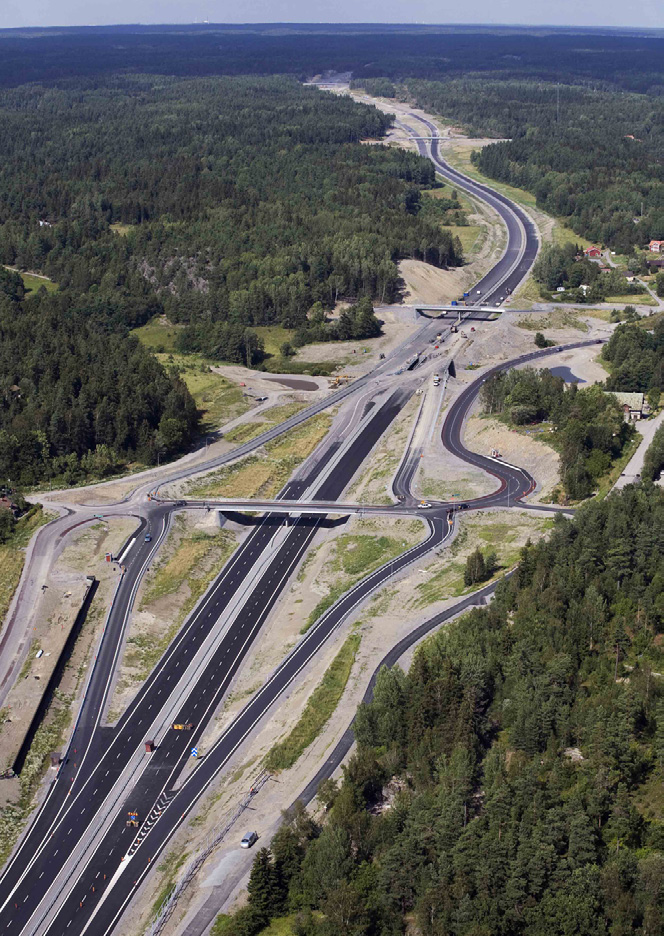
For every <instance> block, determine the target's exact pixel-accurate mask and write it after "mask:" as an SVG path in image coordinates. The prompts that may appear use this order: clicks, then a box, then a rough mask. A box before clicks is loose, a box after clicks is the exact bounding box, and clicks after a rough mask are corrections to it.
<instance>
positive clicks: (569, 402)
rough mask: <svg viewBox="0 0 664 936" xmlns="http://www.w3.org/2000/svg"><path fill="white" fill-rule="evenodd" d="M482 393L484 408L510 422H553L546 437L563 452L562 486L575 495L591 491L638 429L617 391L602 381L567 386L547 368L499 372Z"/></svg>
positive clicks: (577, 498) (582, 497) (486, 411)
mask: <svg viewBox="0 0 664 936" xmlns="http://www.w3.org/2000/svg"><path fill="white" fill-rule="evenodd" d="M480 399H481V402H482V406H483V409H484V412H485V413H487V414H490V415H498V416H500V417H501V418H502V419H504V420H505V422H507V423H508V425H513V426H524V425H528V424H532V423H541V422H547V423H549V424H550V426H549V428H550V430H551V432H549V433H547V434H546V436H545V439H546V441H547V442H548V443H549V444H551V445H553V446H554V447H555V448H556V449H557V450H558V452H559V453H560V476H561V480H562V484H563V488H564V491H565V495H566V497H567V498H569V499H572V500H582V499H584V498H586V497H588V496H589V495H590V494H591V493H592V491H593V490H594V489H595V488H596V486H597V482H598V481H599V479H600V478H601V477H602V476H603V475H605V474H606V472H607V471H608V470H609V469H610V468H611V464H612V462H613V460H614V459H615V458H618V457H619V456H620V455H621V453H622V451H623V449H624V447H625V444H626V443H627V442H628V441H629V440H630V439H631V438H632V436H633V434H634V429H633V427H632V426H630V425H628V424H627V423H625V421H624V419H623V413H622V410H621V409H620V407H619V406H618V403H617V401H616V399H615V397H613V396H611V395H610V394H607V393H605V392H604V391H603V390H602V389H601V388H600V387H598V386H593V387H588V388H587V389H584V390H579V388H578V386H577V384H575V383H573V384H570V385H569V386H567V385H566V384H565V381H564V380H563V378H562V377H556V376H554V375H553V374H552V373H551V372H550V371H548V370H540V371H536V370H533V369H532V368H523V369H519V370H510V371H506V372H500V373H498V374H495V375H494V376H493V377H490V378H489V379H488V380H487V381H486V383H485V384H484V385H483V387H482V391H481V395H480Z"/></svg>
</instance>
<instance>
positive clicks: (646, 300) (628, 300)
mask: <svg viewBox="0 0 664 936" xmlns="http://www.w3.org/2000/svg"><path fill="white" fill-rule="evenodd" d="M606 302H615V303H616V305H646V306H656V305H657V300H656V299H653V297H652V296H651V295H650V293H637V294H636V295H635V296H607V298H606Z"/></svg>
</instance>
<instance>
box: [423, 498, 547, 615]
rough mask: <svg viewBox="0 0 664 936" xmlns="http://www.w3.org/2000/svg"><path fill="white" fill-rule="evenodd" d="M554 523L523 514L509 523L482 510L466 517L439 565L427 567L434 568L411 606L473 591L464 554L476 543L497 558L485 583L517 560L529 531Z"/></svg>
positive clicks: (484, 551)
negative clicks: (491, 574)
mask: <svg viewBox="0 0 664 936" xmlns="http://www.w3.org/2000/svg"><path fill="white" fill-rule="evenodd" d="M553 524H554V520H552V519H548V518H547V519H546V520H542V519H541V518H540V517H524V516H522V515H519V514H517V515H515V516H514V517H513V518H512V519H511V520H510V522H509V523H507V522H505V521H503V520H502V519H500V518H494V517H493V516H492V515H491V514H487V515H482V514H481V513H480V514H478V515H477V516H476V517H474V518H472V519H468V520H466V521H465V525H464V529H463V530H462V531H461V533H460V534H459V535H458V536H457V538H456V540H455V542H454V543H453V544H452V546H451V547H450V549H449V550H448V551H447V555H445V557H444V559H443V562H442V564H441V563H440V562H436V563H435V564H433V565H432V566H430V567H429V569H428V570H426V571H427V573H428V572H429V571H430V570H431V569H434V570H435V571H433V573H432V574H431V575H430V577H429V578H428V579H427V580H426V581H424V582H421V583H420V584H419V585H418V586H417V588H416V598H415V600H414V602H413V607H414V608H425V607H427V605H430V604H433V603H434V602H436V601H442V600H444V599H446V598H458V597H460V596H462V595H466V594H469V593H470V592H473V591H476V590H477V588H478V587H479V586H478V585H469V586H468V585H466V584H465V582H464V572H465V569H466V556H467V554H468V553H469V552H472V550H473V549H474V548H475V547H476V546H479V547H480V549H481V550H482V552H483V553H484V554H486V553H488V552H489V551H492V552H495V553H496V557H497V561H498V566H497V569H496V572H495V574H494V576H493V577H492V578H491V579H487V582H482V585H485V584H487V583H488V582H490V581H495V579H497V578H500V577H501V576H502V575H503V574H504V573H505V571H506V570H507V569H510V568H511V567H512V566H513V565H514V564H515V563H516V562H517V561H518V559H519V554H520V551H521V546H522V545H523V543H524V542H525V540H526V539H527V538H528V535H529V534H530V533H533V534H537V533H541V532H544V531H546V530H550V529H551V528H552V527H553ZM437 567H438V568H437Z"/></svg>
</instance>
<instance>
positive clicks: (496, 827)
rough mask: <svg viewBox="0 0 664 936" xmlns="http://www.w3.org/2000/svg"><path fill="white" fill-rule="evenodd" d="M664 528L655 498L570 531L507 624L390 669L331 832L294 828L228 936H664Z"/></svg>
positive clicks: (262, 864)
mask: <svg viewBox="0 0 664 936" xmlns="http://www.w3.org/2000/svg"><path fill="white" fill-rule="evenodd" d="M662 518H664V492H662V491H661V490H659V489H657V488H655V487H653V486H652V485H649V486H642V487H641V488H629V489H627V490H626V491H624V492H622V493H620V494H617V495H616V496H614V497H611V498H609V499H607V500H605V501H602V502H596V501H593V502H591V503H589V504H587V505H585V506H584V507H583V508H581V510H580V511H579V513H578V514H577V515H576V517H575V518H574V519H573V520H568V519H565V518H563V517H562V516H560V517H558V518H557V519H556V521H555V525H554V529H553V532H552V535H551V537H550V539H548V540H543V541H541V542H539V543H538V544H537V545H534V546H533V545H527V546H525V547H524V548H523V549H522V550H521V553H520V562H519V568H518V570H517V572H516V573H515V574H514V575H513V576H512V577H511V578H510V579H508V580H506V581H505V582H504V583H502V584H501V585H500V586H499V588H498V590H497V591H496V596H495V599H494V601H493V602H492V603H491V605H490V606H489V607H487V608H481V609H475V610H473V611H471V612H470V613H469V614H466V615H464V616H462V617H461V618H460V619H458V620H456V621H453V622H452V623H450V624H449V625H448V626H447V627H446V628H444V629H442V630H440V631H439V632H438V633H437V634H435V635H433V636H432V637H430V638H429V639H428V640H426V641H425V642H424V643H423V645H422V646H421V647H420V648H419V650H418V651H417V652H416V654H415V656H414V659H413V662H412V664H411V666H410V670H409V671H408V673H404V672H403V671H402V670H401V669H400V668H399V667H394V668H393V669H391V670H388V669H387V668H385V669H383V670H382V671H381V673H380V675H379V677H378V680H377V683H376V687H375V691H374V699H373V701H372V702H371V703H370V704H369V705H361V706H360V707H359V709H358V712H357V716H356V721H355V726H354V730H355V736H356V739H357V744H358V747H357V752H356V754H355V755H354V756H353V757H352V758H351V760H350V762H349V763H348V764H347V765H346V767H345V770H344V777H343V781H342V783H341V785H340V786H338V785H336V784H333V783H327V784H325V787H324V789H322V790H321V797H320V799H321V803H322V804H324V805H325V807H326V812H325V813H324V814H323V815H322V816H321V817H320V818H319V819H318V821H314V820H313V819H312V818H310V817H308V816H307V814H306V813H304V812H302V810H297V811H296V812H295V813H293V814H292V815H289V816H286V817H285V821H284V823H283V824H282V825H281V827H280V829H279V831H278V833H277V835H276V836H275V837H274V839H273V840H272V843H271V847H270V849H269V850H267V849H262V850H261V851H260V852H259V853H257V855H256V856H255V860H254V864H253V868H252V872H251V877H250V882H249V899H248V903H247V906H246V907H244V908H242V909H241V910H239V911H237V912H236V913H235V914H234V915H233V916H230V917H225V918H221V919H220V921H219V923H218V927H217V930H216V932H217V933H220V934H223V936H240V934H242V936H246V934H249V936H253V934H256V933H258V932H261V931H263V929H264V927H265V926H266V925H267V924H268V922H270V921H271V920H275V923H276V924H277V925H278V926H283V927H284V930H282V931H285V932H288V930H287V929H285V927H286V926H291V927H292V929H291V932H292V933H297V934H302V936H328V934H331V933H337V932H353V933H355V934H357V936H370V934H372V933H376V932H379V933H380V932H390V933H403V932H406V931H407V930H408V929H409V928H412V927H413V925H416V926H417V929H418V931H419V932H421V933H422V934H426V936H437V934H439V933H446V934H450V936H467V934H468V932H469V929H468V925H467V921H468V920H469V921H471V927H472V926H474V927H475V929H476V926H475V924H476V921H477V920H478V919H482V920H484V921H485V923H486V927H485V929H486V932H487V933H489V932H490V933H502V932H509V933H511V934H516V936H540V934H543V933H556V934H562V933H567V932H574V933H575V934H577V936H598V934H609V933H611V932H617V931H619V930H620V931H625V932H627V931H628V930H629V931H630V932H635V933H642V934H645V933H646V932H650V929H651V928H652V927H651V923H652V924H653V926H654V929H659V928H660V926H659V923H660V920H661V904H662V867H663V864H662V863H663V860H664V859H663V855H664V812H663V811H662V808H663V800H662V797H661V787H662V781H663V780H664V773H663V770H664V685H663V684H662V681H661V679H659V677H658V676H657V675H656V674H657V673H660V672H662V668H663V666H664V658H663V654H662V648H661V646H660V644H661V641H660V640H659V635H660V634H661V631H662V628H663V626H664V620H663V619H662V614H661V607H660V602H659V595H660V591H661V588H660V584H659V580H660V577H661V575H662V569H661V568H660V567H661V566H662V563H663V562H664V560H663V559H662V557H661V555H660V554H659V553H653V551H652V549H651V548H650V546H649V544H650V542H651V541H652V538H653V537H655V538H656V537H657V536H660V535H663V534H664V529H663V528H662ZM432 830H433V832H432ZM434 833H435V834H434ZM423 842H427V847H426V848H423V847H422V844H423ZM626 869H629V873H625V872H626ZM517 894H518V895H519V897H518V900H519V906H518V907H517V908H515V903H514V901H515V898H516V895H517ZM293 917H295V919H294V920H293V919H292V918H293ZM432 919H433V924H432ZM570 920H571V921H572V922H571V924H570V926H568V925H567V923H566V921H570ZM290 921H292V923H291V922H290ZM434 924H435V925H434ZM570 927H571V928H570Z"/></svg>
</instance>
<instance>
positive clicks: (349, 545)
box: [301, 520, 425, 633]
mask: <svg viewBox="0 0 664 936" xmlns="http://www.w3.org/2000/svg"><path fill="white" fill-rule="evenodd" d="M395 526H396V529H394V531H393V533H392V535H390V536H388V535H386V534H376V533H373V532H366V533H364V532H360V533H343V534H342V535H341V536H338V537H337V538H336V539H335V540H334V545H333V547H332V550H331V552H330V556H329V558H328V560H327V561H326V562H325V564H324V566H323V568H322V569H321V572H320V575H319V577H318V582H317V584H318V585H323V586H324V587H325V588H326V594H325V595H324V596H323V597H322V598H321V599H320V600H319V601H318V603H317V604H316V606H315V607H314V608H313V610H312V611H311V613H310V614H309V617H308V618H307V620H306V623H305V624H304V626H303V628H302V631H301V632H302V633H305V632H306V631H307V630H309V628H310V627H311V626H312V625H313V624H314V623H315V622H316V621H317V620H318V618H319V617H320V616H321V615H322V614H323V613H324V612H325V611H327V609H328V608H330V607H331V606H332V605H333V604H334V602H335V601H337V599H338V598H340V597H341V596H342V595H343V594H345V592H347V591H348V589H349V588H352V587H353V585H355V584H356V583H357V582H359V581H360V580H361V579H363V578H364V577H365V576H367V575H369V574H370V573H371V572H373V571H374V570H375V569H377V568H379V567H380V566H382V565H384V564H385V563H387V562H390V560H392V559H396V558H397V556H400V555H401V554H402V553H403V552H405V550H406V549H408V548H409V547H410V546H412V545H414V543H416V542H418V541H419V540H421V539H423V538H424V535H425V531H424V527H423V526H422V524H421V523H420V522H419V521H418V520H410V521H406V520H404V521H397V524H395ZM376 527H377V524H376V522H375V521H360V522H359V523H358V525H357V527H356V528H359V529H368V530H372V529H376Z"/></svg>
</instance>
